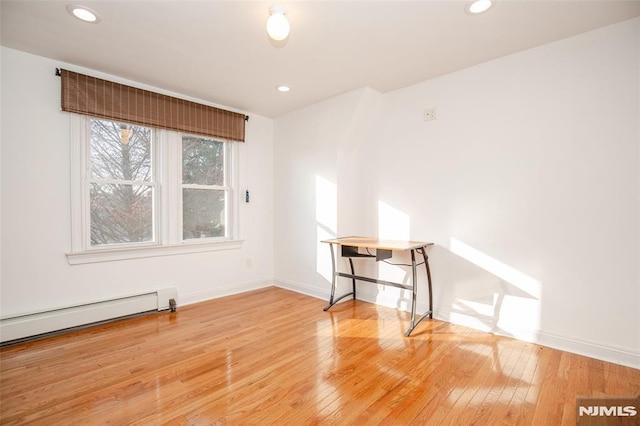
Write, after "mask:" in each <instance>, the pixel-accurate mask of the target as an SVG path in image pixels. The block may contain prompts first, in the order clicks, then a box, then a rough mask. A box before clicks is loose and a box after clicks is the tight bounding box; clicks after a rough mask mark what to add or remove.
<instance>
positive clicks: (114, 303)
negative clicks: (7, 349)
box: [0, 287, 177, 345]
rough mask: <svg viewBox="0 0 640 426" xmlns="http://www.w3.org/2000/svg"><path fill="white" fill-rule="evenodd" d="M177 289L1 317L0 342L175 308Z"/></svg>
mask: <svg viewBox="0 0 640 426" xmlns="http://www.w3.org/2000/svg"><path fill="white" fill-rule="evenodd" d="M176 300H177V291H176V289H175V288H173V287H171V288H163V289H158V290H153V291H150V292H148V293H142V294H135V295H129V296H123V297H117V298H114V299H109V300H102V301H97V302H91V303H85V304H81V305H74V306H67V307H63V308H59V309H51V310H48V311H41V312H32V313H28V314H19V315H11V316H7V317H3V318H0V344H2V345H4V344H7V343H11V342H13V341H21V340H24V339H27V338H33V337H36V336H39V335H42V334H48V333H52V332H57V331H62V330H66V329H72V328H76V327H82V326H87V325H91V324H95V323H101V322H105V321H110V320H114V319H118V318H122V317H127V316H131V315H137V314H142V313H145V312H153V311H156V312H157V311H163V310H168V309H170V310H172V311H174V310H175V307H176V304H175V303H176V302H175V301H176Z"/></svg>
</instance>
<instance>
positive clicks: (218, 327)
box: [0, 287, 640, 425]
mask: <svg viewBox="0 0 640 426" xmlns="http://www.w3.org/2000/svg"><path fill="white" fill-rule="evenodd" d="M325 304H326V303H325V302H324V301H322V300H318V299H315V298H312V297H308V296H304V295H301V294H297V293H294V292H290V291H286V290H283V289H279V288H274V287H271V288H266V289H261V290H257V291H253V292H249V293H244V294H241V295H235V296H230V297H225V298H221V299H216V300H212V301H208V302H204V303H199V304H195V305H190V306H185V307H178V311H177V312H176V313H168V312H164V313H158V314H153V315H148V316H145V317H139V318H133V319H128V320H123V321H119V322H115V323H111V324H107V325H102V326H97V327H93V328H89V329H85V330H80V331H75V332H71V333H68V334H64V335H58V336H53V337H49V338H46V339H43V340H39V341H34V342H28V343H22V344H18V345H13V346H7V347H4V348H1V349H0V423H1V424H3V425H17V424H26V423H29V424H43V425H58V424H60V425H70V424H82V425H88V424H100V425H102V424H118V425H122V424H131V425H156V424H190V425H211V424H213V425H215V424H231V425H240V424H242V425H245V424H253V425H309V424H318V425H324V424H339V425H351V424H353V425H378V424H381V425H440V424H442V425H449V424H450V425H471V424H475V425H531V424H533V425H561V424H566V425H575V423H576V397H578V396H625V397H628V396H635V395H638V394H640V370H636V369H632V368H627V367H622V366H619V365H616V364H611V363H607V362H603V361H598V360H595V359H590V358H586V357H582V356H578V355H573V354H570V353H566V352H562V351H558V350H554V349H549V348H544V347H541V346H537V345H534V344H530V343H525V342H521V341H517V340H513V339H509V338H504V337H498V336H494V335H491V334H487V333H483V332H479V331H475V330H471V329H468V328H465V327H460V326H456V325H452V324H448V323H444V322H440V321H436V320H425V321H423V322H422V323H421V324H420V325H419V326H418V327H417V328H416V330H415V331H414V334H413V336H412V337H410V338H405V337H404V336H403V332H404V330H405V329H406V327H407V324H408V316H409V315H408V314H407V313H406V312H400V311H396V310H393V309H389V308H385V307H380V306H376V305H373V304H369V303H365V302H361V301H348V302H344V303H341V304H338V305H336V306H334V307H333V308H332V309H331V311H329V312H323V310H322V308H323V307H324V306H325Z"/></svg>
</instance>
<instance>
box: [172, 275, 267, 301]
mask: <svg viewBox="0 0 640 426" xmlns="http://www.w3.org/2000/svg"><path fill="white" fill-rule="evenodd" d="M274 285H275V284H274V282H273V280H258V281H250V282H245V283H240V284H232V285H227V286H224V287H216V288H215V289H212V290H206V291H200V292H196V293H190V294H184V295H180V305H191V304H193V303H198V302H204V301H206V300H211V299H217V298H219V297H225V296H232V295H234V294H238V293H244V292H246V291H252V290H258V289H260V288H265V287H271V286H274Z"/></svg>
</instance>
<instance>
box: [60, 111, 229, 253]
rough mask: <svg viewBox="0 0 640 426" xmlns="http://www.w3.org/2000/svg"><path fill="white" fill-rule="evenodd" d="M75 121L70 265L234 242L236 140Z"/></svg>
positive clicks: (87, 119)
mask: <svg viewBox="0 0 640 426" xmlns="http://www.w3.org/2000/svg"><path fill="white" fill-rule="evenodd" d="M72 120H73V123H74V124H73V126H72V129H75V131H74V132H72V133H74V135H75V136H74V137H72V157H73V158H72V162H73V164H74V166H76V167H73V169H72V251H71V252H70V253H67V258H68V259H69V262H70V263H72V264H74V263H87V262H97V261H107V260H118V259H127V258H132V257H149V256H155V255H164V254H173V253H184V252H193V251H208V250H217V249H222V248H233V247H236V246H239V243H240V241H239V240H238V232H237V231H238V226H237V222H238V221H237V217H238V215H237V213H238V212H237V209H238V206H237V199H238V197H237V196H235V190H236V186H237V185H236V182H237V176H236V173H235V172H236V169H237V168H236V167H235V161H234V157H237V152H236V151H237V148H235V147H236V146H237V145H238V144H237V143H233V142H229V141H225V140H222V139H219V138H212V137H207V136H198V135H191V134H186V133H180V132H176V131H171V130H162V129H155V128H152V127H146V126H140V125H135V124H131V123H124V122H118V121H113V120H105V119H98V118H93V117H86V116H79V115H73V118H72Z"/></svg>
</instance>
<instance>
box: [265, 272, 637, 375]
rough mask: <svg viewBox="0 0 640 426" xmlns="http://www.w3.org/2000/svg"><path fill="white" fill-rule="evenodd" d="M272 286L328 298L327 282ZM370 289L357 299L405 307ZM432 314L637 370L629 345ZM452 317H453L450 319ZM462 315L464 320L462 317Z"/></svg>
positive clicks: (442, 311)
mask: <svg viewBox="0 0 640 426" xmlns="http://www.w3.org/2000/svg"><path fill="white" fill-rule="evenodd" d="M273 285H275V286H277V287H282V288H285V289H288V290H292V291H295V292H298V293H302V294H306V295H308V296H313V297H317V298H320V299H325V300H327V301H328V300H329V295H330V293H331V288H330V285H327V288H326V289H320V288H318V287H314V286H310V285H308V284H303V283H299V282H295V281H290V280H284V279H274V280H273ZM373 288H374V287H372V286H371V285H370V284H368V283H358V292H357V294H358V299H359V300H362V301H365V302H369V303H377V304H379V305H382V306H388V307H391V308H399V309H401V310H403V311H408V310H409V309H408V308H407V306H406V304H405V303H398V300H397V298H396V299H394V298H393V295H392V294H390V297H388V298H385V297H381V296H380V293H376V292H374V291H373V290H372V289H373ZM394 290H398V289H394ZM396 294H397V293H396ZM416 310H417V312H418V313H420V312H425V311H426V310H427V306H426V305H425V304H423V303H420V302H418V303H417V306H416ZM433 317H434V318H436V319H438V320H440V321H445V322H451V323H454V324H457V325H462V326H465V327H469V328H473V329H479V330H482V331H486V332H491V333H494V334H497V335H503V336H505V337H511V338H515V339H518V340H522V341H526V342H531V343H535V344H538V345H541V346H546V347H549V348H553V349H559V350H562V351H566V352H571V353H575V354H578V355H583V356H586V357H589V358H595V359H599V360H602V361H607V362H612V363H615V364H620V365H625V366H627V367H632V368H637V369H640V351H637V350H633V349H631V348H621V347H616V346H613V345H607V344H603V343H597V342H589V341H586V340H580V339H574V338H571V337H566V336H560V335H557V334H553V333H549V332H545V331H542V330H522V331H521V332H519V333H518V334H517V335H508V334H505V333H500V332H494V331H491V330H487V329H481V328H478V323H479V322H481V321H482V319H480V318H474V317H471V316H469V315H466V316H461V315H452V312H450V311H449V310H447V309H446V308H442V307H438V306H434V314H433ZM452 317H453V318H455V319H454V320H451V318H452ZM465 317H466V318H467V319H465ZM478 320H480V321H478Z"/></svg>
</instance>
